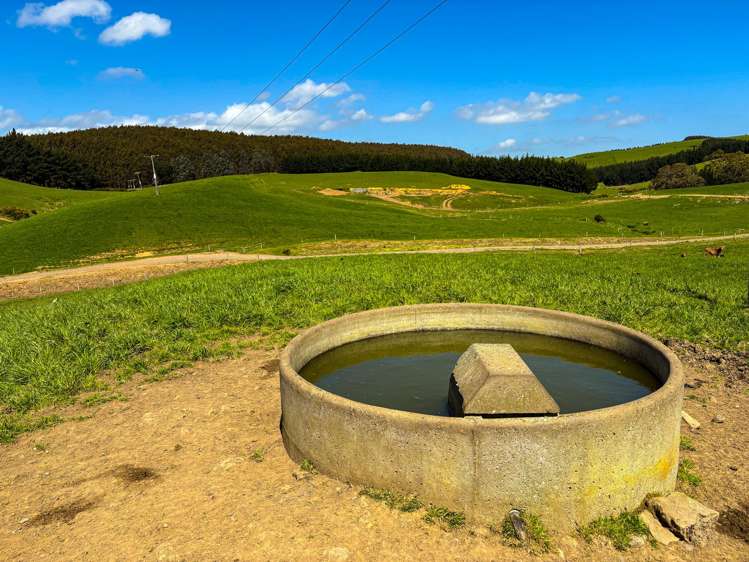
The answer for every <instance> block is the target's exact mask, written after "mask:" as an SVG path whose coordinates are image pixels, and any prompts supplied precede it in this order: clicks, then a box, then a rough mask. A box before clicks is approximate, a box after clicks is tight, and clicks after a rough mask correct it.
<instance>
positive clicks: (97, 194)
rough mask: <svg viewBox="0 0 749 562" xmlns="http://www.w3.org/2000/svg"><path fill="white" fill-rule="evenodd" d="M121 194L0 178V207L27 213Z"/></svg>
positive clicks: (56, 208)
mask: <svg viewBox="0 0 749 562" xmlns="http://www.w3.org/2000/svg"><path fill="white" fill-rule="evenodd" d="M120 195H122V194H121V193H117V192H111V191H76V190H73V189H50V188H48V187H37V186H35V185H28V184H25V183H19V182H16V181H11V180H6V179H3V178H0V207H17V208H19V209H24V210H26V211H32V210H34V211H37V212H38V213H45V212H48V211H54V210H59V209H62V208H64V207H68V206H71V205H76V204H79V203H87V202H91V201H101V200H103V199H107V198H110V197H118V196H120Z"/></svg>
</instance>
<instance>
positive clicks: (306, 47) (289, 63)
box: [221, 0, 351, 132]
mask: <svg viewBox="0 0 749 562" xmlns="http://www.w3.org/2000/svg"><path fill="white" fill-rule="evenodd" d="M349 4H351V0H346V2H344V3H343V4H342V5H341V7H340V8H338V11H337V12H336V13H335V14H333V16H332V17H331V18H330V19H329V20H328V21H327V22H325V25H323V26H322V27H321V28H320V29H318V30H317V33H315V34H314V35H313V36H312V38H311V39H310V40H309V41H307V43H306V44H305V45H304V47H302V48H301V50H300V51H299V52H298V53H297V54H296V55H295V56H294V58H292V59H291V60H290V61H289V62H287V63H286V66H284V67H283V68H282V69H281V70H280V71H279V72H278V74H276V75H275V76H274V77H273V78H272V79H271V81H270V82H268V83H267V84H266V85H265V86H263V88H262V89H261V90H260V91H259V92H258V93H257V94H256V95H255V97H254V98H252V101H250V102H249V103H246V104H245V106H244V108H243V109H242V111H240V112H239V113H237V114H236V115H235V116H234V117H232V118H231V120H230V121H229V122H228V123H227V124H226V125H224V126H223V127H221V131H222V132H223V131H225V130H226V129H227V128H228V127H229V125H231V124H232V123H234V121H235V120H236V118H237V117H239V116H240V115H242V114H243V113H244V112H245V111H247V108H248V107H250V106H251V105H252V104H253V103H255V102H256V101H257V100H258V98H259V97H260V96H261V95H262V94H263V92H266V91H267V90H268V88H270V87H271V86H272V85H273V84H275V82H276V80H278V79H279V78H280V77H281V76H282V75H283V73H284V72H286V71H287V70H288V69H289V67H290V66H291V65H292V64H294V63H295V62H296V61H298V60H299V57H301V56H302V54H304V52H305V51H306V50H307V49H308V48H309V47H310V45H312V43H314V42H315V41H316V40H317V38H318V37H320V35H322V33H323V31H325V30H326V29H327V28H328V27H329V26H330V24H331V23H333V22H334V21H335V20H336V19H337V18H338V16H339V15H341V12H342V11H343V10H344V9H345V8H346V6H348V5H349Z"/></svg>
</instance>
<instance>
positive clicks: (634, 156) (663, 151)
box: [573, 139, 703, 168]
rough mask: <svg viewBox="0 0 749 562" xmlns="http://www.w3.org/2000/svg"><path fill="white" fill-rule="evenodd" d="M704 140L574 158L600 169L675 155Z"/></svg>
mask: <svg viewBox="0 0 749 562" xmlns="http://www.w3.org/2000/svg"><path fill="white" fill-rule="evenodd" d="M702 140H703V139H695V140H689V141H677V142H664V143H662V144H653V145H650V146H638V147H635V148H622V149H617V150H606V151H603V152H588V153H586V154H578V155H577V156H574V157H573V160H577V161H578V162H580V163H582V164H587V165H588V167H589V168H600V167H601V166H609V165H611V164H621V163H623V162H637V161H638V160H647V159H648V158H653V157H655V156H667V155H668V154H675V153H676V152H681V151H682V150H689V149H690V148H694V147H695V146H699V145H700V144H702Z"/></svg>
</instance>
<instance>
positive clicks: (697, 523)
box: [647, 492, 719, 545]
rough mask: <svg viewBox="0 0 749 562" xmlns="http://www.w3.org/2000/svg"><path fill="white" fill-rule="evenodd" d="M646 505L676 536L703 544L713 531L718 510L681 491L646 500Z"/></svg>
mask: <svg viewBox="0 0 749 562" xmlns="http://www.w3.org/2000/svg"><path fill="white" fill-rule="evenodd" d="M647 503H648V507H649V508H650V509H651V510H652V511H653V513H655V515H656V516H657V517H658V519H660V521H661V523H663V524H664V525H665V526H666V527H668V528H669V529H670V530H671V531H672V532H673V533H674V534H675V535H676V536H678V537H681V538H682V539H684V540H685V541H687V542H690V543H693V544H696V545H700V544H703V543H704V542H705V541H706V540H707V539H708V538H709V536H710V534H711V533H712V532H713V529H714V528H715V524H716V523H717V521H718V515H719V514H718V512H717V511H715V510H714V509H710V508H709V507H706V506H704V505H702V504H701V503H700V502H698V501H697V500H695V499H693V498H690V497H689V496H687V495H686V494H683V493H682V492H672V493H671V494H669V495H667V496H662V497H657V498H652V499H650V500H648V502H647Z"/></svg>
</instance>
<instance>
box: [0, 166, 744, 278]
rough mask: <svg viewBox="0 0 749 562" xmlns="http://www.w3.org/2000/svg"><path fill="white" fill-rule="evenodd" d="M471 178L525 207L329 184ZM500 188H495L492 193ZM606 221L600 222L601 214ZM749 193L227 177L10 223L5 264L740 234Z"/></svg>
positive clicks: (363, 176) (355, 176) (0, 262)
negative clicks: (603, 195)
mask: <svg viewBox="0 0 749 562" xmlns="http://www.w3.org/2000/svg"><path fill="white" fill-rule="evenodd" d="M450 183H466V184H468V185H471V186H472V187H473V189H472V191H475V192H477V193H481V192H482V191H495V192H500V193H503V194H505V195H509V196H516V197H519V198H522V200H523V201H525V202H526V205H527V206H525V207H514V208H499V209H496V210H489V211H483V212H470V211H466V212H446V211H436V210H425V209H414V208H407V207H403V206H400V205H396V204H394V203H390V202H385V201H380V200H378V199H374V198H372V197H369V196H367V195H349V196H345V197H330V196H325V195H321V194H319V190H320V189H321V188H336V187H338V188H346V187H356V186H363V187H374V186H388V185H390V186H395V187H398V186H400V187H403V186H414V187H444V186H445V185H448V184H450ZM492 197H494V198H498V197H496V196H492ZM599 214H600V215H602V216H603V217H604V219H605V222H600V223H598V222H595V221H594V220H593V219H594V217H595V216H596V215H599ZM747 216H749V202H748V201H739V202H738V204H737V202H736V201H727V200H720V199H707V198H706V199H700V198H682V199H680V200H679V201H673V200H672V199H646V200H634V199H626V198H621V199H618V198H617V199H615V200H614V201H613V202H611V201H606V202H605V204H601V202H600V200H599V201H595V200H592V198H590V197H588V196H584V195H577V194H570V193H565V192H562V191H558V190H553V189H547V188H540V187H531V186H517V185H510V184H497V183H492V182H479V181H474V180H466V179H462V178H455V177H451V176H445V175H441V174H425V173H419V172H412V173H405V172H394V173H349V174H313V175H279V174H265V175H259V176H229V177H222V178H213V179H209V180H201V181H195V182H188V183H183V184H176V185H171V186H166V187H164V188H163V189H162V191H161V196H159V197H156V196H155V194H154V193H153V191H152V190H144V191H141V192H133V193H121V194H117V196H115V197H111V196H106V197H104V198H103V199H101V200H98V201H92V202H88V203H86V204H79V205H71V206H68V207H66V208H63V209H60V210H58V211H55V212H51V213H46V214H44V215H41V216H36V217H33V218H30V219H26V220H23V221H19V222H17V223H14V224H10V225H8V226H5V227H2V228H0V274H10V273H13V272H16V273H21V272H25V271H30V270H33V269H35V268H38V267H42V266H45V267H49V266H61V265H68V264H75V263H77V262H78V261H79V260H88V259H90V258H92V257H94V256H99V257H102V256H107V255H132V254H134V253H135V252H138V251H143V250H148V251H156V252H182V251H191V252H192V251H202V250H207V249H209V248H210V249H214V250H215V249H219V248H221V249H224V250H239V251H245V250H246V251H258V250H259V249H260V248H261V245H262V248H263V250H264V251H276V252H280V251H281V250H283V249H285V248H292V250H293V248H294V246H295V245H298V244H300V243H310V242H323V241H330V240H333V239H334V238H337V239H338V240H347V239H350V240H412V239H414V238H416V239H418V240H449V239H479V238H502V237H518V238H576V237H585V236H591V237H592V236H596V237H612V236H633V237H634V236H658V235H660V234H661V233H663V234H664V235H669V236H670V235H696V234H700V233H703V232H704V234H706V235H707V234H723V233H726V232H728V233H732V232H734V231H736V230H738V229H743V228H747V227H748V226H749V225H748V224H747V223H748V222H749V221H748V220H747Z"/></svg>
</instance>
